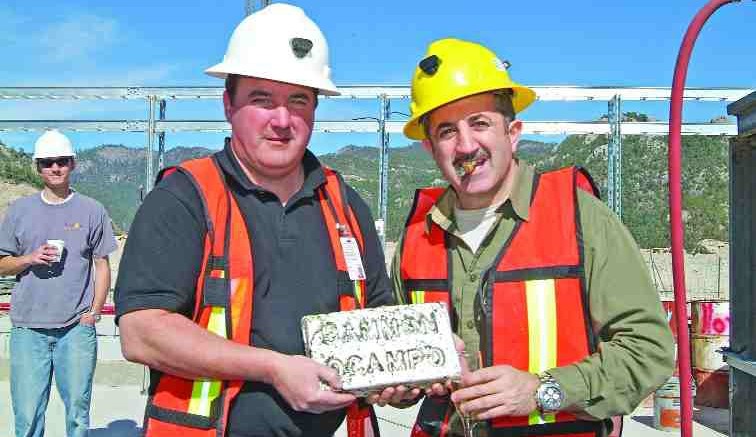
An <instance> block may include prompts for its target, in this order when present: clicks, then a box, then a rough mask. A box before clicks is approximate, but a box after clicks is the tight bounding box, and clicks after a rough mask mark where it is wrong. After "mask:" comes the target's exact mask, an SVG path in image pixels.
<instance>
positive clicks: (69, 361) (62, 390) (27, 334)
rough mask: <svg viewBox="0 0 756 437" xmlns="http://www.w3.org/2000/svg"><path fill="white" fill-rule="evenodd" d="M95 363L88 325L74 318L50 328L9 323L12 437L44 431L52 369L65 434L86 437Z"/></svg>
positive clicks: (92, 329) (94, 342) (94, 338)
mask: <svg viewBox="0 0 756 437" xmlns="http://www.w3.org/2000/svg"><path fill="white" fill-rule="evenodd" d="M96 362H97V334H96V332H95V327H94V326H90V325H81V324H79V323H76V324H74V325H71V326H67V327H65V328H54V329H40V328H22V327H16V326H14V327H13V328H12V329H11V337H10V371H11V374H10V386H11V399H12V404H13V413H14V415H15V425H16V437H42V436H43V435H44V434H45V410H47V401H48V400H49V399H50V385H51V383H52V377H53V374H55V384H56V386H57V387H58V393H59V394H60V397H61V399H62V400H63V404H64V405H65V408H66V435H67V436H68V437H84V436H86V435H87V431H88V430H89V402H90V399H91V397H92V377H93V376H94V369H95V363H96ZM55 434H56V435H57V434H58V433H57V432H56V433H55Z"/></svg>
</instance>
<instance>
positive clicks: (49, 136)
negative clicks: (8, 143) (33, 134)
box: [33, 129, 76, 159]
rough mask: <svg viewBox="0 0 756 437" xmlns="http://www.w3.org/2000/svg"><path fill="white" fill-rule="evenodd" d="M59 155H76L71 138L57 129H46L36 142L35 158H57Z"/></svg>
mask: <svg viewBox="0 0 756 437" xmlns="http://www.w3.org/2000/svg"><path fill="white" fill-rule="evenodd" d="M59 156H71V157H73V156H76V154H75V153H74V151H73V146H71V140H69V139H68V137H66V136H65V135H63V134H62V133H60V131H59V130H57V129H50V130H48V131H45V133H43V134H42V136H41V137H39V138H37V142H36V143H34V156H33V158H34V159H42V158H57V157H59Z"/></svg>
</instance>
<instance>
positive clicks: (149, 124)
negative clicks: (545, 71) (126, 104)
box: [0, 85, 754, 226]
mask: <svg viewBox="0 0 756 437" xmlns="http://www.w3.org/2000/svg"><path fill="white" fill-rule="evenodd" d="M532 88H533V89H534V91H535V92H536V94H537V96H538V100H541V101H565V102H577V101H605V102H607V103H608V105H609V114H610V120H609V122H604V121H588V122H580V121H528V122H527V123H525V126H524V130H523V133H524V134H540V135H554V134H556V135H567V134H601V135H609V137H610V144H609V159H608V166H609V177H610V180H609V184H608V191H609V200H610V206H611V207H612V209H614V211H616V212H617V214H621V179H622V177H621V155H622V149H621V134H624V135H667V133H668V124H667V122H622V114H621V111H620V102H621V101H623V100H624V101H664V100H669V98H670V95H671V89H670V88H664V87H579V86H534V87H532ZM339 91H341V95H340V96H321V98H327V99H374V100H378V102H379V113H378V117H375V118H373V117H367V118H366V119H361V120H317V121H316V122H315V126H314V130H315V132H326V133H328V132H350V133H376V134H377V135H378V147H379V149H380V161H379V162H380V165H379V175H378V176H379V177H378V180H379V186H378V205H379V217H378V218H379V219H380V220H382V221H383V222H382V223H383V225H384V226H385V224H386V219H387V205H388V161H389V147H388V145H389V134H391V133H401V132H402V128H403V126H404V122H403V121H393V120H391V110H390V108H391V100H392V99H408V98H409V97H410V88H409V87H408V86H404V85H346V86H340V87H339ZM753 91H754V90H752V89H745V88H688V89H686V90H685V94H684V99H685V100H687V101H709V102H734V101H736V100H738V99H740V98H742V97H744V96H746V95H748V94H750V93H752V92H753ZM222 95H223V87H220V86H213V87H209V86H186V87H88V88H79V87H6V88H0V100H73V101H78V100H143V101H146V102H147V116H148V117H147V119H146V120H0V132H2V131H27V132H28V131H43V130H45V129H50V128H57V129H61V130H70V131H77V132H145V133H146V135H147V143H146V147H145V148H146V152H147V158H148V159H147V165H146V171H145V173H146V174H145V177H146V179H145V189H146V190H147V191H149V189H150V188H151V187H152V183H153V180H154V174H155V169H154V165H155V162H154V145H155V138H158V156H157V166H158V169H159V168H162V166H163V163H164V154H165V134H166V133H167V132H227V131H229V130H230V126H229V124H228V123H227V122H225V121H222V120H167V119H166V118H165V109H166V102H167V101H169V100H196V99H220V98H221V96H222ZM158 105H159V115H158V116H157V117H156V115H155V112H156V106H158ZM620 126H621V131H620ZM682 133H683V135H707V136H722V135H726V136H734V135H737V126H736V125H735V124H734V123H685V124H683V126H682Z"/></svg>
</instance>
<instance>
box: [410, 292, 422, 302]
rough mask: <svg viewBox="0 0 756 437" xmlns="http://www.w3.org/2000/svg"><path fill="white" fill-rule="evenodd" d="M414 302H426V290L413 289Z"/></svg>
mask: <svg viewBox="0 0 756 437" xmlns="http://www.w3.org/2000/svg"><path fill="white" fill-rule="evenodd" d="M412 303H425V292H424V291H422V290H416V291H413V292H412Z"/></svg>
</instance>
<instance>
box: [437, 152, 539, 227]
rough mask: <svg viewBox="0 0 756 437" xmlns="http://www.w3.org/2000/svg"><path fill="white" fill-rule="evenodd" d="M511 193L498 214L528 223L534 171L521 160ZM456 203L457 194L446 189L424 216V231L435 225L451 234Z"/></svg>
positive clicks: (449, 188)
mask: <svg viewBox="0 0 756 437" xmlns="http://www.w3.org/2000/svg"><path fill="white" fill-rule="evenodd" d="M518 163H519V165H518V166H517V168H516V173H515V178H514V184H513V186H512V193H511V194H510V195H509V198H508V199H507V200H506V201H505V202H504V203H503V204H502V205H501V206H500V207H499V210H498V212H505V211H507V210H509V211H511V212H512V213H513V215H514V216H516V217H517V218H518V219H519V220H523V221H528V213H529V212H530V201H531V198H532V193H533V182H534V178H535V169H534V168H533V166H532V165H530V164H528V163H527V162H525V161H523V160H518ZM456 203H457V193H456V192H455V191H454V190H453V189H452V188H451V187H447V189H446V191H444V193H443V194H442V195H441V197H439V199H438V200H437V201H436V203H435V204H434V205H433V206H432V207H431V209H430V211H428V214H426V216H425V231H426V232H429V231H430V228H431V225H432V224H433V223H435V224H436V225H438V226H439V227H441V229H443V230H445V231H447V232H452V231H453V227H454V205H455V204H456Z"/></svg>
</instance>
